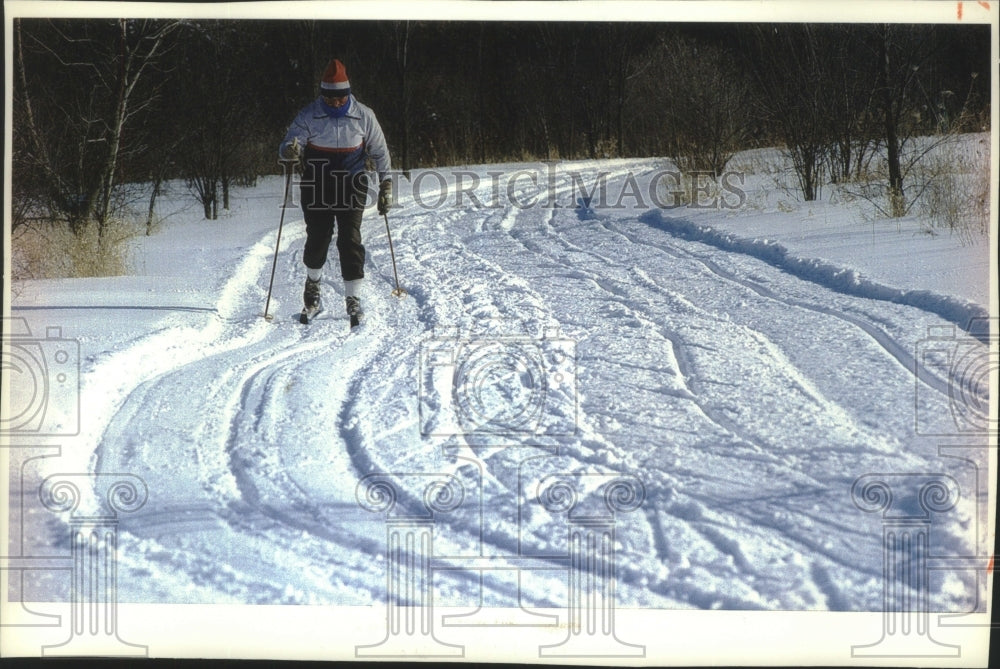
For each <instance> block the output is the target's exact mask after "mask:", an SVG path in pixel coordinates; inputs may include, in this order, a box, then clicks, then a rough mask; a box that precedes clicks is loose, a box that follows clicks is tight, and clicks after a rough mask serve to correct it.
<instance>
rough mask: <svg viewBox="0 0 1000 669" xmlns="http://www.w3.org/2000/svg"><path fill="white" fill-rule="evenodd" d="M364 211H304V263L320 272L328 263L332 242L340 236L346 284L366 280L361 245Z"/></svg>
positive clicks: (338, 248) (339, 243)
mask: <svg viewBox="0 0 1000 669" xmlns="http://www.w3.org/2000/svg"><path fill="white" fill-rule="evenodd" d="M363 213H364V209H361V208H355V207H348V208H337V209H312V208H308V207H307V208H304V209H303V214H305V219H306V248H305V251H304V252H303V253H302V261H303V262H304V263H305V265H306V267H308V268H309V269H320V268H321V267H323V265H324V264H325V263H326V257H327V253H328V252H329V250H330V242H331V241H332V240H333V236H334V234H336V236H337V252H338V253H339V255H340V274H341V276H342V277H343V278H344V281H353V280H355V279H363V278H364V277H365V247H364V244H362V243H361V215H362V214H363Z"/></svg>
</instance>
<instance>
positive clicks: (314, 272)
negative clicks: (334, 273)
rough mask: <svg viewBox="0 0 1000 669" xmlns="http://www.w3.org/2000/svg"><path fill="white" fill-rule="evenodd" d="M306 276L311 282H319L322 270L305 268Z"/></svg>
mask: <svg viewBox="0 0 1000 669" xmlns="http://www.w3.org/2000/svg"><path fill="white" fill-rule="evenodd" d="M306 274H307V275H308V276H309V278H310V279H312V280H313V281H319V280H320V279H322V278H323V268H322V267H320V268H319V269H313V268H311V267H306Z"/></svg>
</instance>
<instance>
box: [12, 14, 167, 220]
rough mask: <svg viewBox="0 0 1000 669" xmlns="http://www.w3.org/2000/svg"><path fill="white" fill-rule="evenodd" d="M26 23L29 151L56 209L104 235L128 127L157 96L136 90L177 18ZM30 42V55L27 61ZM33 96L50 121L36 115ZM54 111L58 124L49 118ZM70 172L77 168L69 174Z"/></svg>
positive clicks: (21, 46)
mask: <svg viewBox="0 0 1000 669" xmlns="http://www.w3.org/2000/svg"><path fill="white" fill-rule="evenodd" d="M23 24H24V21H23V20H20V21H18V22H17V42H18V44H17V66H18V79H17V82H18V83H19V84H20V91H19V92H20V95H21V98H22V109H23V110H24V112H25V113H24V115H23V117H22V118H21V119H20V120H22V121H23V123H24V126H25V127H24V131H25V134H26V135H27V138H28V145H29V146H30V147H31V148H30V154H31V156H32V158H33V160H34V163H35V167H36V168H37V169H38V170H40V171H41V172H42V173H44V174H45V175H46V176H47V178H48V179H49V182H50V184H51V190H52V192H51V195H52V197H51V198H50V201H51V202H52V204H53V205H54V207H55V208H56V209H58V210H61V211H62V212H63V213H65V214H68V215H69V218H70V220H71V222H73V223H75V224H76V226H79V225H81V224H82V223H83V222H86V221H96V223H97V225H98V236H99V238H101V239H103V236H104V231H105V228H106V225H107V222H108V218H109V216H110V215H111V202H112V198H113V196H114V191H115V186H116V183H117V176H118V168H119V165H120V161H121V157H122V155H123V153H124V152H125V151H126V150H127V148H128V140H127V138H126V132H125V131H126V127H127V126H129V125H130V124H133V123H137V122H138V119H139V117H140V116H141V115H142V114H143V113H144V112H145V111H147V110H148V109H149V106H150V104H151V102H152V100H153V99H154V94H153V91H152V90H146V91H144V94H143V95H142V96H140V95H138V94H137V93H138V91H139V88H140V83H141V82H142V81H143V80H144V78H145V77H146V75H147V74H148V73H149V72H150V70H151V69H152V68H153V66H154V64H155V63H156V62H157V60H158V59H159V58H160V57H161V56H162V54H163V52H164V51H165V50H166V47H167V38H168V36H169V35H171V33H173V31H174V30H175V29H176V28H177V27H178V25H180V22H179V21H153V20H130V19H119V20H117V21H74V22H69V21H61V22H56V21H48V22H45V23H44V24H33V25H32V28H31V29H28V30H25V29H24V25H23ZM27 48H30V49H31V50H32V52H33V55H34V56H35V57H34V58H33V60H32V62H31V63H30V64H29V63H28V61H27V59H26V57H25V49H27ZM36 97H39V98H41V99H42V100H43V101H44V104H45V106H46V107H47V114H46V115H47V116H48V117H49V118H48V119H45V120H43V119H41V118H40V117H39V115H38V110H37V107H36V105H35V104H34V99H35V98H36ZM53 116H54V117H57V118H58V119H59V120H60V122H56V123H53V122H51V120H50V119H51V118H52V117H53ZM60 126H61V128H60ZM53 128H60V130H57V131H56V133H53ZM55 144H58V148H55V147H54V145H55ZM74 154H75V155H74ZM68 170H75V171H76V174H75V175H73V176H70V177H68V175H67V171H68Z"/></svg>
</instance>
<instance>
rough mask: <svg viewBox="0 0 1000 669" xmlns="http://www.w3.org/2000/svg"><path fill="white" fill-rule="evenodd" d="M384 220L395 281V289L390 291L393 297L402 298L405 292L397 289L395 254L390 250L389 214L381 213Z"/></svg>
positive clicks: (397, 276)
mask: <svg viewBox="0 0 1000 669" xmlns="http://www.w3.org/2000/svg"><path fill="white" fill-rule="evenodd" d="M382 218H384V219H385V236H386V237H388V238H389V257H391V258H392V276H393V278H394V279H395V280H396V289H395V290H394V291H392V294H393V296H394V297H403V296H405V295H406V291H405V290H403V289H402V288H400V287H399V273H397V272H396V252H395V251H393V250H392V233H390V232H389V214H387V213H383V214H382Z"/></svg>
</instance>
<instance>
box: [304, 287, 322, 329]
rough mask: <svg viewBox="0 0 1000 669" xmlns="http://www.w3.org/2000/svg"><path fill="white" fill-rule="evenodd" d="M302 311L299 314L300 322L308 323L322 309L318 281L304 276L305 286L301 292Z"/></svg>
mask: <svg viewBox="0 0 1000 669" xmlns="http://www.w3.org/2000/svg"><path fill="white" fill-rule="evenodd" d="M302 302H303V304H304V305H305V306H303V307H302V313H301V314H300V315H299V322H300V323H303V324H305V323H308V322H309V321H311V320H312V319H313V318H315V317H316V315H317V314H319V313H320V312H321V311H323V300H322V299H320V294H319V281H313V280H312V279H310V278H306V287H305V290H304V291H303V292H302Z"/></svg>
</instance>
